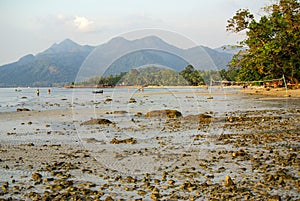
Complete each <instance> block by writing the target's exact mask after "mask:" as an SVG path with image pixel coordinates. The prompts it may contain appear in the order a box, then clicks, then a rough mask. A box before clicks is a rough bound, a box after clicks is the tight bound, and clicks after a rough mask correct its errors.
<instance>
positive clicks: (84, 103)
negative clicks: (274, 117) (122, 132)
mask: <svg viewBox="0 0 300 201" xmlns="http://www.w3.org/2000/svg"><path fill="white" fill-rule="evenodd" d="M37 89H39V91H40V94H39V96H37V94H36V90H37ZM48 90H50V93H48ZM94 90H95V89H92V88H71V89H70V88H0V112H15V111H17V109H18V108H27V109H29V110H68V109H86V108H94V109H100V110H101V109H105V110H107V109H110V110H112V111H116V110H125V111H128V110H134V111H141V112H146V111H149V110H159V109H177V110H179V111H181V112H182V113H183V114H184V115H189V114H195V113H203V112H208V113H209V112H214V113H220V114H224V113H226V112H231V111H237V110H241V111H243V110H264V109H278V108H281V109H284V108H287V107H290V106H291V104H293V103H292V102H291V101H290V99H289V98H272V97H261V96H254V95H252V96H251V95H247V94H243V93H242V92H241V90H242V89H241V88H220V87H211V88H208V89H206V88H193V87H191V88H188V87H182V88H178V87H175V88H169V87H158V88H145V89H144V90H141V89H138V88H132V87H131V88H125V87H124V88H104V89H102V90H103V94H102V93H100V94H95V93H93V91H94ZM97 90H98V89H97ZM130 99H132V100H134V101H133V102H130Z"/></svg>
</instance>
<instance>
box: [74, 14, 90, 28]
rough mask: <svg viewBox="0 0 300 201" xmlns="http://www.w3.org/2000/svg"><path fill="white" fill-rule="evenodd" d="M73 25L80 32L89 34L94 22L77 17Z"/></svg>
mask: <svg viewBox="0 0 300 201" xmlns="http://www.w3.org/2000/svg"><path fill="white" fill-rule="evenodd" d="M73 23H74V25H75V27H76V29H77V30H78V31H81V32H88V31H91V30H92V29H93V25H94V21H92V20H89V19H88V18H86V17H80V16H76V17H75V19H74V20H73Z"/></svg>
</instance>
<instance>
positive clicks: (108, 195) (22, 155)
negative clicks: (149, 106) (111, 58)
mask: <svg viewBox="0 0 300 201" xmlns="http://www.w3.org/2000/svg"><path fill="white" fill-rule="evenodd" d="M180 93H181V92H180ZM152 95H153V94H152ZM159 95H162V96H164V95H166V93H160V94H159ZM231 95H232V96H236V97H240V95H239V94H231ZM143 96H146V97H147V98H148V97H149V96H150V97H151V94H146V93H145V94H143V95H141V94H139V95H138V96H135V97H136V98H139V97H142V98H145V97H143ZM216 96H217V95H216ZM243 98H245V97H244V96H243ZM247 98H249V99H250V101H251V100H253V101H255V100H256V101H257V100H259V101H260V102H262V101H270V100H265V99H266V97H264V96H250V95H249V97H247ZM190 99H191V97H186V100H190ZM267 99H269V98H267ZM145 100H146V99H145ZM113 101H114V100H113ZM211 101H217V100H211ZM271 102H276V103H277V104H278V105H282V107H280V106H279V107H275V108H273V109H265V108H261V109H259V108H253V107H252V108H251V107H249V108H244V109H243V110H234V111H227V112H226V113H222V112H215V111H209V112H206V113H205V114H204V113H201V114H198V113H197V111H196V114H185V113H184V111H178V112H179V113H177V112H176V113H174V114H173V113H172V114H171V113H169V111H168V112H166V111H165V110H160V113H159V112H155V113H153V115H150V114H147V113H146V112H147V111H148V112H149V110H147V111H142V110H140V108H137V109H134V108H130V110H123V109H124V108H113V109H114V110H115V111H111V108H110V109H101V110H100V109H91V108H86V109H76V110H75V109H73V110H44V111H43V110H41V111H27V112H8V113H0V123H1V125H3V126H2V129H1V144H0V185H1V186H2V188H1V189H0V200H9V199H10V200H11V199H12V200H26V199H29V200H299V199H300V195H299V190H300V183H299V177H300V167H299V166H300V155H299V154H300V137H299V135H300V132H299V128H300V115H299V114H300V103H299V99H297V98H293V96H292V97H291V98H290V99H288V104H287V102H286V100H279V99H274V100H271ZM132 104H139V102H137V103H132ZM191 110H193V108H191ZM95 113H96V114H97V115H96V116H97V117H101V121H100V119H99V121H98V120H97V121H89V123H85V122H87V121H88V120H90V119H91V114H93V115H95ZM181 113H182V115H181ZM104 120H109V121H104ZM90 122H94V123H96V124H93V123H90Z"/></svg>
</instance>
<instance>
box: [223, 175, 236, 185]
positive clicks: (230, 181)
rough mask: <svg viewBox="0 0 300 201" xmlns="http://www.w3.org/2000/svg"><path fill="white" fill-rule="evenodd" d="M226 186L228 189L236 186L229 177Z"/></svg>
mask: <svg viewBox="0 0 300 201" xmlns="http://www.w3.org/2000/svg"><path fill="white" fill-rule="evenodd" d="M224 186H226V187H230V186H234V183H233V181H232V179H231V178H230V176H228V175H227V176H226V177H225V183H224Z"/></svg>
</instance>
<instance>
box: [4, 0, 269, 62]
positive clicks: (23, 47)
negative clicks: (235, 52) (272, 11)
mask: <svg viewBox="0 0 300 201" xmlns="http://www.w3.org/2000/svg"><path fill="white" fill-rule="evenodd" d="M270 2H271V1H270V0H0V25H1V37H0V43H1V47H0V48H1V49H0V51H1V57H0V65H2V64H5V63H9V62H13V61H16V60H18V59H19V58H20V57H22V56H24V55H26V54H29V53H32V54H36V53H38V52H41V51H43V50H45V49H47V48H48V47H49V46H51V45H52V44H53V43H58V42H61V41H62V40H64V39H66V38H70V39H72V40H74V41H75V42H77V43H79V44H82V45H84V44H89V45H99V44H101V43H104V42H107V41H108V40H110V39H111V38H113V37H115V36H119V35H120V34H122V33H126V32H131V31H133V30H139V29H149V28H150V29H162V30H168V31H171V32H175V33H177V34H179V35H183V36H185V37H187V38H189V39H190V40H192V41H193V42H194V43H195V44H197V45H205V46H208V47H212V48H216V47H219V46H222V45H225V44H236V42H237V41H238V40H241V39H242V37H243V35H235V34H230V33H227V32H226V31H225V26H226V22H227V20H228V19H229V18H230V17H232V16H233V15H234V14H235V12H236V11H237V10H238V9H239V8H249V9H250V10H251V11H252V13H254V14H256V15H257V16H259V14H262V10H261V8H262V7H263V6H265V5H267V4H270Z"/></svg>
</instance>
